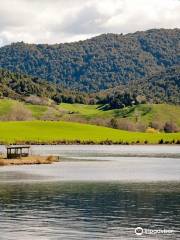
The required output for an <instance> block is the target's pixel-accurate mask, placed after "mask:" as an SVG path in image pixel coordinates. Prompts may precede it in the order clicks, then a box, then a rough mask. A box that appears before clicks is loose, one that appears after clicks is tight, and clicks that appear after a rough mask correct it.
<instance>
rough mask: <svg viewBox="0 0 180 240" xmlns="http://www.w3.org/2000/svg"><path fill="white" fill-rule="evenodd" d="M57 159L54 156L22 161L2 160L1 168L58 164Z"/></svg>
mask: <svg viewBox="0 0 180 240" xmlns="http://www.w3.org/2000/svg"><path fill="white" fill-rule="evenodd" d="M56 161H57V158H56V157H53V156H48V157H45V156H29V157H24V158H21V159H5V158H0V166H8V165H32V164H51V163H53V162H56Z"/></svg>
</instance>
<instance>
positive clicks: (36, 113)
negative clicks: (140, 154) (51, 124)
mask: <svg viewBox="0 0 180 240" xmlns="http://www.w3.org/2000/svg"><path fill="white" fill-rule="evenodd" d="M19 105H20V106H21V107H22V106H23V108H24V109H26V110H28V111H30V112H31V115H32V120H64V121H76V122H78V121H79V122H81V121H82V122H86V123H93V124H96V121H95V120H99V123H98V125H105V124H103V121H110V120H111V119H112V118H115V119H117V120H123V121H126V122H127V121H130V122H132V123H136V122H138V123H142V124H145V125H146V126H147V127H148V126H150V124H151V123H152V122H155V123H159V125H164V124H165V123H166V122H173V123H175V124H177V126H179V127H180V106H179V105H168V104H140V105H137V106H132V107H126V108H123V109H113V110H107V111H106V110H103V106H101V105H85V104H68V103H61V104H60V105H49V106H46V105H33V104H28V103H24V102H19V101H15V100H11V99H0V119H4V118H5V117H6V116H8V114H9V113H10V112H11V111H12V109H13V107H14V106H17V107H18V108H19ZM4 120H6V119H4ZM101 122H102V124H101Z"/></svg>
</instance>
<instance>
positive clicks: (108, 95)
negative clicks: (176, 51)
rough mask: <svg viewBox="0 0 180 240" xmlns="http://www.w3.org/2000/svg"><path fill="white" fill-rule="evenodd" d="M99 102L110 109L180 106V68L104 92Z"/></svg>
mask: <svg viewBox="0 0 180 240" xmlns="http://www.w3.org/2000/svg"><path fill="white" fill-rule="evenodd" d="M97 97H98V101H99V102H101V103H104V104H106V103H107V104H109V108H123V107H125V106H132V105H136V104H141V103H173V104H180V66H173V67H171V68H167V69H165V70H163V71H160V72H158V73H156V74H153V75H152V76H150V77H148V78H144V79H139V80H134V81H131V82H128V83H127V84H124V85H123V84H121V85H119V86H118V87H115V88H111V89H108V90H106V91H102V92H100V93H99V94H97Z"/></svg>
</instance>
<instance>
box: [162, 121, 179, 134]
mask: <svg viewBox="0 0 180 240" xmlns="http://www.w3.org/2000/svg"><path fill="white" fill-rule="evenodd" d="M164 131H165V132H166V133H173V132H178V127H177V125H176V124H175V123H173V122H166V123H165V125H164Z"/></svg>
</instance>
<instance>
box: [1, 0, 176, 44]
mask: <svg viewBox="0 0 180 240" xmlns="http://www.w3.org/2000/svg"><path fill="white" fill-rule="evenodd" d="M179 13H180V1H179V0H150V1H149V0H1V2H0V17H1V21H0V46H2V45H6V44H9V43H11V42H17V41H24V42H28V43H50V44H51V43H61V42H71V41H78V40H83V39H87V38H90V37H93V36H96V35H99V34H101V33H108V32H111V33H112V32H113V33H128V32H135V31H138V30H147V29H150V28H180V14H179Z"/></svg>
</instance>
